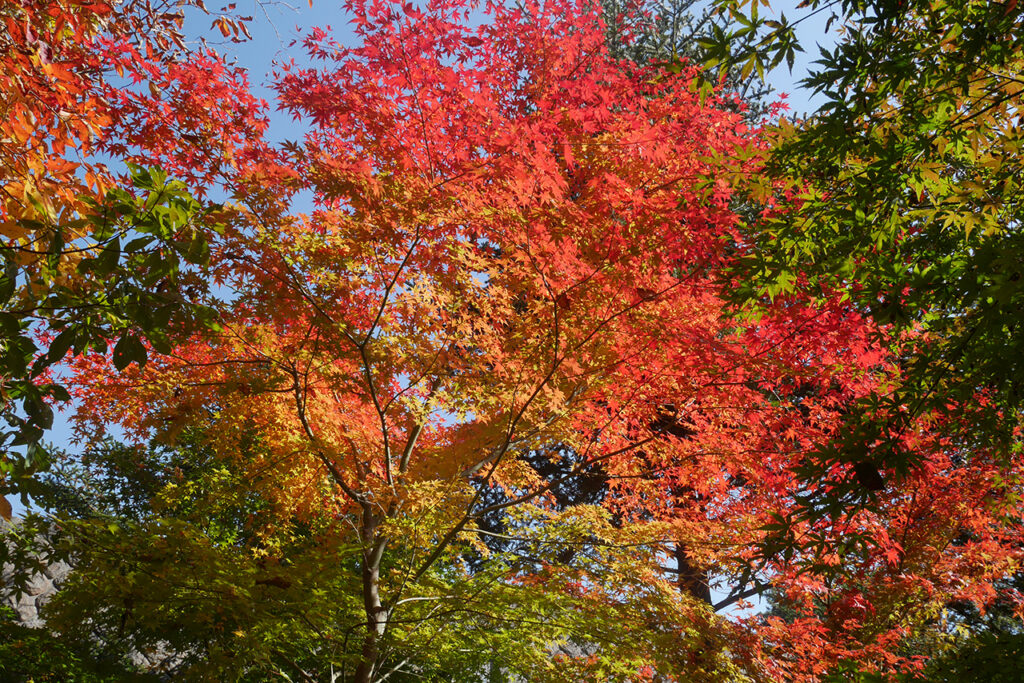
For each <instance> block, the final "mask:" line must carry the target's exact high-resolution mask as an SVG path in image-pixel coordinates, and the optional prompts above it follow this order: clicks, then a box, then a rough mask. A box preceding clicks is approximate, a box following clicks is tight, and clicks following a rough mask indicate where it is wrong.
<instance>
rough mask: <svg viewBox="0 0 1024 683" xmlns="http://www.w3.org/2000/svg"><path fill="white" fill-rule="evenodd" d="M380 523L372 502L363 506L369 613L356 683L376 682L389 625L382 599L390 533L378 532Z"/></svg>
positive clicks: (364, 570) (364, 576) (364, 573)
mask: <svg viewBox="0 0 1024 683" xmlns="http://www.w3.org/2000/svg"><path fill="white" fill-rule="evenodd" d="M377 524H378V520H377V519H376V517H375V515H374V514H373V511H372V510H371V509H370V507H369V505H366V506H365V507H364V508H363V528H362V536H363V544H364V545H363V548H364V550H363V562H362V569H361V572H362V582H363V610H364V612H365V614H366V635H365V636H364V637H363V649H362V652H361V654H360V657H359V666H357V667H356V671H355V677H354V679H353V680H354V681H355V683H373V674H374V671H375V670H376V668H377V657H378V656H379V655H380V641H381V638H383V636H384V631H385V630H386V628H387V623H388V612H387V610H386V609H385V608H384V606H383V605H382V604H381V599H380V561H381V558H382V557H383V556H384V548H385V546H386V545H387V537H386V536H379V535H378V534H377Z"/></svg>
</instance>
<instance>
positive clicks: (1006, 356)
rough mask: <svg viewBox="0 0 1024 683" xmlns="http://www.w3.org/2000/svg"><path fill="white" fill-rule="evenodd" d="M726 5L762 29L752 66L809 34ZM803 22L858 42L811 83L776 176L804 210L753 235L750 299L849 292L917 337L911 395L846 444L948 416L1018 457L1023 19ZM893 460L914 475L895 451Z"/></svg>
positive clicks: (941, 9) (1000, 6) (882, 409)
mask: <svg viewBox="0 0 1024 683" xmlns="http://www.w3.org/2000/svg"><path fill="white" fill-rule="evenodd" d="M719 4H720V6H722V7H724V8H727V9H728V11H729V12H731V13H732V14H733V15H734V16H736V17H739V18H741V19H742V23H743V28H742V29H741V30H742V31H743V32H744V33H750V32H753V33H755V34H757V35H758V38H759V39H758V43H757V45H756V46H755V49H752V50H751V51H749V52H748V53H746V54H745V55H742V57H741V61H742V60H745V61H744V68H747V69H750V68H751V67H752V66H756V67H757V68H758V69H763V66H764V65H765V64H771V63H777V62H778V61H779V60H780V59H781V58H782V55H783V54H791V53H792V51H793V50H795V49H798V48H799V45H798V43H797V42H796V37H795V32H794V22H789V23H786V22H780V21H773V20H769V19H767V18H766V17H764V16H761V17H760V18H759V17H758V16H757V12H756V11H754V12H752V13H751V12H744V10H745V9H746V6H747V3H742V2H723V3H719ZM755 5H756V3H755ZM752 8H753V7H752ZM806 10H807V12H808V13H813V14H817V13H821V12H831V13H832V17H831V19H830V22H829V23H830V24H831V23H832V22H837V25H842V26H843V31H844V32H843V35H842V37H841V38H840V40H839V42H838V44H837V45H836V47H835V48H834V49H833V50H823V51H822V55H821V60H820V61H819V62H817V65H816V67H815V68H814V69H812V71H811V72H810V74H809V75H808V77H807V78H806V79H805V81H804V84H805V85H806V86H807V87H809V88H811V89H813V90H814V91H815V92H818V93H820V94H822V95H823V96H824V97H825V98H826V103H825V104H824V105H823V106H822V107H821V109H820V110H819V111H818V112H816V113H815V114H814V115H813V116H811V117H810V118H808V120H806V121H801V122H797V123H796V125H792V124H784V125H783V126H782V127H781V128H780V129H779V130H778V131H777V132H776V134H775V136H776V140H775V143H774V149H773V152H772V154H771V156H770V158H769V160H768V165H767V168H766V170H767V175H768V177H771V178H772V179H773V180H774V182H777V183H782V184H784V185H785V186H786V187H787V188H789V190H788V191H789V198H790V200H791V201H792V202H793V205H792V210H790V211H780V212H772V213H769V214H766V215H764V216H760V217H758V219H757V220H754V221H751V222H750V225H749V231H748V234H749V236H750V237H749V238H750V239H752V240H757V241H758V242H759V243H761V244H763V245H764V247H765V248H763V249H762V250H760V251H758V252H751V253H750V254H749V255H748V258H747V260H746V263H745V264H744V266H745V269H744V271H743V272H744V273H747V274H748V275H749V277H748V278H747V280H748V282H749V283H750V284H749V285H748V286H746V287H744V288H743V292H742V294H743V295H745V296H748V297H752V298H756V297H758V296H763V295H765V294H768V295H774V294H778V293H780V292H787V291H793V290H794V289H800V290H802V291H808V292H818V291H825V292H826V293H829V292H831V291H832V290H833V289H838V290H840V291H842V292H843V295H844V296H847V297H849V298H850V299H851V300H852V301H854V302H855V303H856V305H857V306H858V307H859V308H860V309H861V310H864V311H866V312H870V314H871V315H872V317H873V318H874V319H875V320H877V321H879V322H881V323H884V324H887V325H890V326H893V327H896V328H901V329H903V330H905V331H906V332H907V334H906V335H905V336H904V338H903V339H902V340H901V342H900V351H899V353H900V354H901V355H902V356H903V357H904V361H903V363H904V368H905V372H904V374H903V377H902V378H901V381H900V383H899V385H898V386H896V387H892V388H891V389H889V390H888V391H886V392H885V393H881V394H877V395H875V396H873V397H872V398H871V400H870V401H868V402H866V404H865V405H864V406H863V407H862V408H861V409H860V410H858V411H854V413H853V414H852V415H851V427H850V435H851V438H850V439H849V440H848V441H847V442H846V443H844V444H841V448H840V450H844V449H845V450H847V451H848V450H849V449H850V448H852V447H853V446H854V445H855V442H856V441H865V440H867V441H870V440H873V439H874V438H876V437H878V436H879V435H883V436H884V435H885V434H886V433H892V432H899V431H900V429H902V426H903V424H904V423H905V422H906V421H908V420H913V419H915V418H916V417H917V416H918V415H921V414H925V413H929V412H933V411H937V412H940V413H947V414H949V415H951V416H952V417H953V419H950V420H949V421H948V422H947V427H948V428H949V429H954V428H955V429H956V430H957V431H956V435H955V438H957V439H958V440H959V441H960V442H961V443H962V444H964V447H970V446H972V445H978V446H979V447H983V448H991V447H994V446H995V445H996V444H998V448H999V449H1000V450H1001V451H1002V453H1003V454H1004V456H1005V457H1007V458H1012V457H1013V456H1012V455H1011V454H1012V453H1013V452H1014V451H1015V450H1016V449H1017V448H1019V433H1018V432H1019V425H1020V415H1021V407H1022V404H1021V397H1022V395H1024V394H1022V392H1021V381H1022V374H1021V369H1020V367H1019V365H1018V363H1017V359H1018V358H1019V357H1021V354H1020V348H1019V343H1020V341H1019V335H1017V334H1016V330H1017V328H1018V327H1019V324H1020V311H1019V309H1020V297H1021V287H1020V284H1019V283H1020V274H1019V273H1018V270H1019V269H1018V268H1017V267H1016V265H1015V264H1016V263H1017V262H1018V261H1019V260H1020V259H1019V256H1020V244H1019V242H1020V236H1019V232H1020V230H1019V224H1020V218H1021V204H1020V201H1019V197H1020V188H1019V185H1018V182H1017V178H1018V177H1019V172H1020V163H1021V162H1020V128H1019V125H1018V114H1019V107H1020V77H1021V73H1022V66H1024V62H1022V61H1021V58H1020V54H1021V47H1022V45H1021V21H1022V16H1024V15H1022V11H1021V8H1019V7H1018V6H1017V3H1016V2H1007V3H992V2H967V3H941V2H940V3H932V2H909V3H887V2H878V3H874V2H872V3H866V4H863V3H852V2H810V3H806ZM748 15H750V16H748ZM798 21H799V20H798ZM728 43H729V36H728V35H726V34H723V35H722V37H721V41H720V42H719V44H718V45H717V46H716V47H715V49H717V50H718V53H717V54H716V57H715V59H716V60H717V59H722V60H727V59H729V57H728V53H727V52H726V48H725V46H726V44H728ZM768 191H769V190H768V188H767V187H766V186H763V185H762V186H761V187H759V188H757V189H756V190H755V194H757V195H759V196H761V197H763V196H765V193H766V192H768ZM960 413H969V414H970V416H971V419H969V420H963V419H956V418H957V416H958V414H960ZM951 436H953V435H952V434H951ZM832 455H833V456H834V455H835V454H832ZM880 457H883V458H884V459H886V460H887V461H888V462H890V463H892V464H893V465H894V466H898V467H904V468H905V467H908V466H911V465H912V463H913V457H912V454H909V453H900V452H899V450H898V449H897V450H895V451H894V452H892V453H889V454H888V455H885V456H880ZM825 460H826V461H828V460H830V458H829V457H826V458H825ZM810 476H814V474H810Z"/></svg>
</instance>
